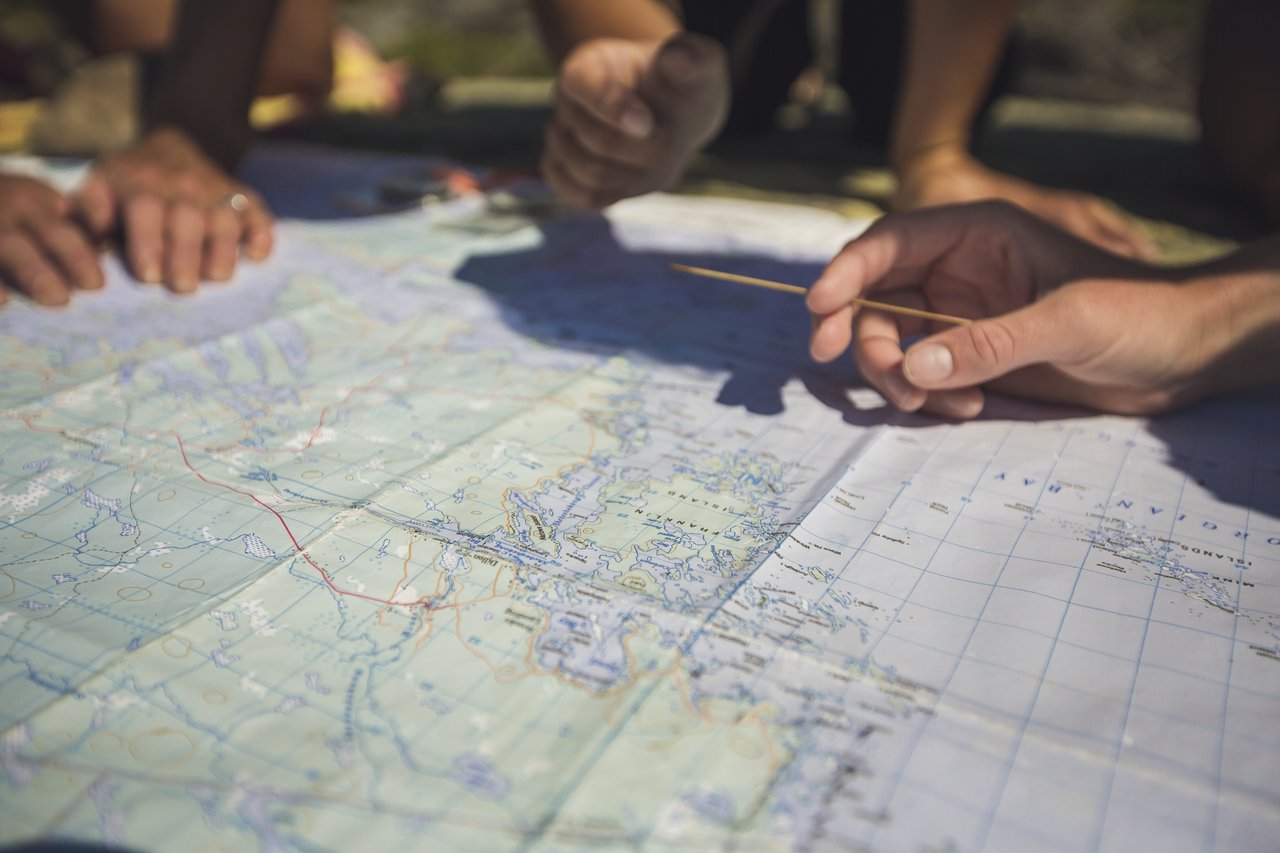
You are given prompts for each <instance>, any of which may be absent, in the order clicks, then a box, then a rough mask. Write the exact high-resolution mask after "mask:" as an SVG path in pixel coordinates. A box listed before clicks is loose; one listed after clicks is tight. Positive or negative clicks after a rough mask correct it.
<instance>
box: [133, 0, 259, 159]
mask: <svg viewBox="0 0 1280 853" xmlns="http://www.w3.org/2000/svg"><path fill="white" fill-rule="evenodd" d="M278 5H279V3H278V0H218V2H216V3H210V2H200V1H199V0H185V2H183V3H182V4H181V8H180V10H179V14H178V21H177V26H176V28H175V32H174V37H173V42H172V44H171V46H170V49H169V51H168V53H167V54H166V56H165V59H164V62H163V63H162V67H161V70H160V75H159V82H158V84H157V85H156V88H155V90H154V92H153V93H152V97H151V99H150V103H148V105H147V114H146V116H145V120H146V126H147V128H148V129H151V130H154V129H158V128H161V127H166V128H175V129H177V130H180V131H182V132H184V133H185V134H187V135H188V136H189V137H191V139H192V140H194V141H195V142H196V143H197V144H199V145H200V147H201V148H202V149H204V151H205V153H206V154H208V155H209V157H210V159H212V160H213V161H214V162H216V163H217V164H218V165H220V166H222V167H223V168H224V169H231V168H233V167H234V166H235V164H236V162H237V161H238V160H239V159H240V156H241V155H242V154H243V153H244V149H245V147H246V146H247V145H248V142H249V136H250V128H249V104H250V103H251V102H252V100H253V94H254V89H255V85H256V83H257V79H258V69H259V66H260V65H261V63H262V53H263V47H264V45H265V44H266V42H267V36H268V35H269V34H270V32H271V25H272V22H273V21H274V20H275V16H276V8H277V6H278Z"/></svg>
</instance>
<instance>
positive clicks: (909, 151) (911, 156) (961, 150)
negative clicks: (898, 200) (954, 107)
mask: <svg viewBox="0 0 1280 853" xmlns="http://www.w3.org/2000/svg"><path fill="white" fill-rule="evenodd" d="M976 162H977V161H975V160H974V159H973V155H971V154H970V153H969V137H968V136H967V135H956V136H952V137H948V138H945V139H937V140H933V141H928V142H920V141H917V140H912V141H907V142H895V143H894V144H893V145H892V146H891V148H890V152H889V165H890V166H891V167H892V169H893V170H894V172H896V173H897V175H898V178H899V180H905V179H907V178H909V177H913V176H919V175H924V174H927V173H929V172H935V171H942V170H948V169H954V168H956V167H962V166H969V165H972V164H974V163H976Z"/></svg>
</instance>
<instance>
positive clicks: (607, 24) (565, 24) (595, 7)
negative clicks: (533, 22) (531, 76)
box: [533, 0, 681, 65]
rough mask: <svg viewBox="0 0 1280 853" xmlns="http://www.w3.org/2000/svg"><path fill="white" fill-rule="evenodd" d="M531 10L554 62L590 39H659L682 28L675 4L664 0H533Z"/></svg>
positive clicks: (558, 61)
mask: <svg viewBox="0 0 1280 853" xmlns="http://www.w3.org/2000/svg"><path fill="white" fill-rule="evenodd" d="M533 13H534V16H535V17H536V18H537V21H538V29H539V31H540V32H541V33H542V40H543V42H544V43H545V44H546V46H547V51H548V52H549V53H550V54H551V58H552V60H554V61H555V63H556V65H559V64H560V63H561V62H563V61H564V58H565V57H566V56H568V55H569V53H570V52H572V50H573V49H574V48H575V47H577V46H578V45H580V44H582V43H584V42H588V41H591V40H593V39H600V38H611V39H626V40H627V41H645V42H660V41H662V40H664V39H666V38H668V37H670V36H673V35H675V34H676V33H677V32H679V31H680V29H681V25H680V17H679V14H678V12H677V4H676V3H675V2H664V0H625V2H618V0H609V2H600V0H534V2H533Z"/></svg>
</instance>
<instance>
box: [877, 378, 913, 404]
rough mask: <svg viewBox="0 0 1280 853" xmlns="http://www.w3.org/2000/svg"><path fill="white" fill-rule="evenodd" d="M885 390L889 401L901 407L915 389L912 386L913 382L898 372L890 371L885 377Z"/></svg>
mask: <svg viewBox="0 0 1280 853" xmlns="http://www.w3.org/2000/svg"><path fill="white" fill-rule="evenodd" d="M884 390H885V393H886V394H887V395H888V396H889V402H890V403H892V404H893V405H895V406H898V407H899V408H901V407H902V404H903V403H904V402H906V400H907V398H908V397H910V396H911V392H912V391H914V390H915V389H914V388H912V387H911V383H909V382H907V380H905V379H903V378H902V377H901V376H899V375H898V374H896V373H890V374H889V375H887V376H885V378H884Z"/></svg>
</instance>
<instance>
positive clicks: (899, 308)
mask: <svg viewBox="0 0 1280 853" xmlns="http://www.w3.org/2000/svg"><path fill="white" fill-rule="evenodd" d="M667 266H668V267H669V268H671V269H673V270H675V271H676V272H687V273H692V274H693V275H700V276H705V277H706V278H719V279H723V280H724V281H736V282H737V283H738V284H749V285H751V286H752V287H764V288H768V289H769V290H780V291H782V292H783V293H798V294H802V295H803V294H805V293H808V292H809V290H808V288H804V287H799V286H797V285H794V284H783V283H782V282H780V281H769V280H768V279H766V278H753V277H752V276H749V275H738V274H737V273H732V272H721V271H720V270H709V269H707V268H706V267H691V266H689V265H688V264H667ZM849 301H850V302H851V303H852V304H854V305H860V306H862V307H863V308H874V309H876V310H877V311H884V312H886V313H888V314H903V315H905V316H907V317H919V318H920V319H922V320H936V321H937V322H939V323H950V324H952V325H953V326H967V325H969V324H970V323H972V322H973V321H972V320H969V319H968V318H965V317H956V316H954V315H952V314H938V313H936V312H934V311H924V310H922V309H920V308H908V307H906V306H905V305H893V304H891V303H888V302H876V301H874V300H871V299H858V298H856V297H855V298H854V299H851V300H849Z"/></svg>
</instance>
